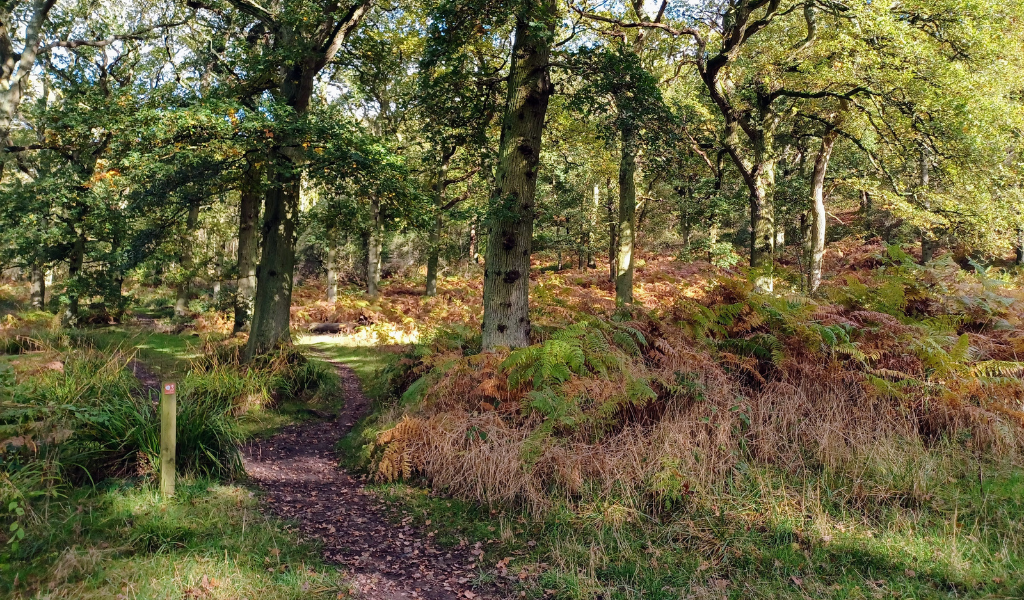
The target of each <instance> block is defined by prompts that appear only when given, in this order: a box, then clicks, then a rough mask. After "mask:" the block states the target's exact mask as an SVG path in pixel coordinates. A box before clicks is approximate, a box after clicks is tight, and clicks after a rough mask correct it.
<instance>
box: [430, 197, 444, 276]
mask: <svg viewBox="0 0 1024 600" xmlns="http://www.w3.org/2000/svg"><path fill="white" fill-rule="evenodd" d="M443 226H444V219H442V218H441V209H440V208H438V210H437V214H435V215H434V227H433V229H431V230H430V239H429V241H428V243H429V244H430V255H429V256H428V257H427V291H426V294H427V295H428V296H436V295H437V263H438V262H439V258H440V257H439V256H438V255H439V254H440V253H441V228H442V227H443Z"/></svg>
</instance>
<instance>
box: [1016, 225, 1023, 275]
mask: <svg viewBox="0 0 1024 600" xmlns="http://www.w3.org/2000/svg"><path fill="white" fill-rule="evenodd" d="M1015 262H1016V264H1017V265H1018V266H1020V265H1024V223H1022V224H1020V225H1018V226H1017V260H1016V261H1015Z"/></svg>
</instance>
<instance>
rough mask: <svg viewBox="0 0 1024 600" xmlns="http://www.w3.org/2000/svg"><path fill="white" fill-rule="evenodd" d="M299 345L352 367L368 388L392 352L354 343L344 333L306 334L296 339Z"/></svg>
mask: <svg viewBox="0 0 1024 600" xmlns="http://www.w3.org/2000/svg"><path fill="white" fill-rule="evenodd" d="M298 345H299V346H300V347H304V348H309V349H311V350H313V351H315V352H317V353H318V354H320V355H321V356H323V357H324V358H327V359H330V360H337V361H340V362H343V363H345V364H347V365H348V366H350V367H352V370H353V371H355V373H356V375H357V376H358V377H359V381H360V382H361V383H362V384H363V387H364V388H369V387H370V384H371V383H372V382H373V378H374V375H376V373H377V371H378V370H379V369H380V368H381V367H383V366H384V365H386V364H387V362H388V360H390V358H391V357H392V356H394V355H393V353H390V352H385V351H383V350H380V349H379V348H377V347H375V346H365V345H364V346H360V345H355V344H353V343H352V342H351V340H349V339H348V336H345V335H307V336H302V337H301V338H299V340H298Z"/></svg>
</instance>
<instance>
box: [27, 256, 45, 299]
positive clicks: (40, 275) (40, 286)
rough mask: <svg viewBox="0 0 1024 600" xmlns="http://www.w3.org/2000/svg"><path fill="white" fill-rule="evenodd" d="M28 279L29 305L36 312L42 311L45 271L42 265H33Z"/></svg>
mask: <svg viewBox="0 0 1024 600" xmlns="http://www.w3.org/2000/svg"><path fill="white" fill-rule="evenodd" d="M30 277H31V285H32V287H31V289H30V291H29V304H30V305H31V306H32V308H34V309H36V310H43V308H44V307H45V306H46V270H45V269H44V268H43V265H42V264H40V263H38V262H36V263H33V264H32V269H31V274H30Z"/></svg>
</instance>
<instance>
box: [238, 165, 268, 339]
mask: <svg viewBox="0 0 1024 600" xmlns="http://www.w3.org/2000/svg"><path fill="white" fill-rule="evenodd" d="M256 160H257V158H256V156H255V155H253V154H250V155H249V157H248V159H247V161H246V171H245V173H244V174H243V175H242V189H241V193H240V196H239V202H238V280H237V282H236V286H235V288H236V296H235V323H234V326H233V328H232V333H239V332H241V331H245V330H246V329H247V327H248V325H249V315H250V314H251V312H252V303H253V298H254V297H255V295H256V249H257V248H258V245H259V244H258V240H257V237H256V225H257V223H258V222H259V212H260V204H259V192H260V182H261V181H260V180H261V178H262V173H261V172H260V168H259V166H257V163H256Z"/></svg>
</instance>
